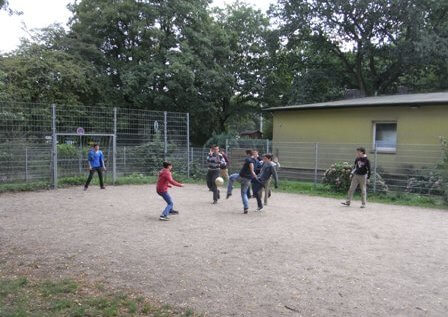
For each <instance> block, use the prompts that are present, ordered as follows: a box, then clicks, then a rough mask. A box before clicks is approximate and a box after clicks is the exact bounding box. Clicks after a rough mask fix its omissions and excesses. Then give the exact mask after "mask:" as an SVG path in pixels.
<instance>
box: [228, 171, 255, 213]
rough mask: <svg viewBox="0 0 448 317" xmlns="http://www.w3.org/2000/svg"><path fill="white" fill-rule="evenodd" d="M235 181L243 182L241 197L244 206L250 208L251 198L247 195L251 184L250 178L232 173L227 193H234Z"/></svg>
mask: <svg viewBox="0 0 448 317" xmlns="http://www.w3.org/2000/svg"><path fill="white" fill-rule="evenodd" d="M235 181H239V182H240V183H241V199H242V200H243V206H244V209H249V198H248V197H247V190H248V189H249V186H250V179H249V178H245V177H241V176H240V174H238V173H235V174H232V175H230V177H229V184H228V185H227V194H230V195H231V194H232V190H233V183H234V182H235Z"/></svg>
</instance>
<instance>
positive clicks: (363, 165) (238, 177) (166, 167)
mask: <svg viewBox="0 0 448 317" xmlns="http://www.w3.org/2000/svg"><path fill="white" fill-rule="evenodd" d="M246 155H247V157H246V159H245V160H244V164H243V167H242V168H241V170H240V171H239V173H234V174H232V175H230V176H228V167H229V160H228V158H227V156H226V154H225V153H222V152H221V151H220V150H219V147H218V146H212V147H211V148H210V152H209V154H208V156H207V164H208V172H207V186H208V188H209V190H210V191H212V192H213V204H217V203H218V200H219V199H220V191H219V189H218V186H217V185H216V179H217V178H218V177H220V176H221V177H224V178H228V180H229V183H228V186H227V196H226V198H227V199H228V198H230V196H232V190H233V184H234V182H235V181H238V182H240V183H241V199H242V201H243V208H244V209H243V210H244V211H243V212H244V213H245V214H247V213H248V211H249V197H250V186H251V185H252V191H253V196H254V197H255V198H256V200H257V205H258V208H257V211H262V209H263V202H262V200H261V192H262V189H263V188H266V187H267V186H266V185H267V184H268V182H270V180H271V178H273V180H274V186H275V188H277V186H278V174H277V168H278V167H279V164H278V163H275V162H273V156H272V154H264V155H263V157H262V158H261V157H260V156H259V155H258V151H256V150H246ZM88 163H89V170H90V173H89V177H88V179H87V182H86V184H85V186H84V190H87V188H88V186H89V184H90V181H91V180H92V177H93V174H94V173H95V172H97V173H98V176H99V179H100V187H101V189H105V187H104V184H103V177H102V176H103V175H102V171H103V170H106V166H105V163H104V156H103V153H102V152H101V150H100V149H99V145H98V144H95V145H94V146H93V147H92V148H91V149H90V151H89V154H88ZM172 168H173V165H172V164H171V163H169V162H163V169H162V170H161V171H160V172H159V179H158V181H157V194H158V195H160V196H161V197H162V198H163V199H164V200H165V202H166V203H167V206H166V208H165V209H164V210H163V212H162V215H161V216H160V218H159V219H160V220H163V221H167V220H169V217H168V216H169V215H170V214H178V213H179V212H178V211H175V210H174V203H173V200H172V199H171V196H170V195H169V194H168V188H170V187H172V186H178V187H182V186H183V185H182V184H181V183H179V182H176V181H175V180H174V179H173V177H172V173H171V170H172ZM370 174H371V169H370V161H369V159H368V158H367V155H366V150H365V149H364V148H362V147H360V148H357V149H356V159H355V163H354V168H353V170H352V173H351V185H350V189H349V191H348V195H347V200H346V201H345V202H343V203H342V204H343V205H345V206H350V204H351V201H352V199H353V194H354V192H355V190H356V189H357V187H358V186H359V187H360V189H361V201H362V204H361V208H365V207H366V199H367V180H368V179H369V178H370ZM265 195H270V193H269V192H266V193H265Z"/></svg>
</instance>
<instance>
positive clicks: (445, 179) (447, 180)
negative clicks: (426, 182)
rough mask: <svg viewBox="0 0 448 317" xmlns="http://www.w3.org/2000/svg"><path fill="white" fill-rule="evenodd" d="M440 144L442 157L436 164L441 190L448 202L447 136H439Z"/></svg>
mask: <svg viewBox="0 0 448 317" xmlns="http://www.w3.org/2000/svg"><path fill="white" fill-rule="evenodd" d="M440 142H441V145H442V159H441V160H440V163H439V164H438V166H437V170H438V172H439V174H440V179H441V190H442V193H443V198H444V200H445V202H448V138H444V137H442V138H440Z"/></svg>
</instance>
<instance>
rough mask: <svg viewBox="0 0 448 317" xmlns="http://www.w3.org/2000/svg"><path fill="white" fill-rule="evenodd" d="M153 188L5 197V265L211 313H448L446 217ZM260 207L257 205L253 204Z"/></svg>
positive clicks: (1, 251)
mask: <svg viewBox="0 0 448 317" xmlns="http://www.w3.org/2000/svg"><path fill="white" fill-rule="evenodd" d="M171 192H172V194H173V197H174V200H175V203H176V206H177V209H179V210H180V211H181V214H180V215H179V216H175V217H173V220H172V221H171V222H167V223H161V222H160V221H158V216H159V214H160V210H161V208H162V207H163V202H162V200H161V199H160V198H159V197H157V196H156V195H155V193H154V187H153V186H120V187H109V188H108V189H107V190H106V191H100V190H99V189H97V188H91V189H89V191H88V192H83V191H82V190H81V189H80V188H70V189H61V190H58V191H48V192H35V193H18V194H3V195H1V196H0V257H1V258H0V260H1V261H2V262H8V263H11V262H13V263H16V265H34V264H33V263H38V264H37V265H36V267H39V270H42V271H45V272H48V273H51V274H56V275H58V276H59V275H61V276H70V275H76V274H83V275H85V276H87V277H88V278H91V279H94V280H96V279H100V280H106V281H108V282H110V283H111V284H112V285H113V286H114V287H130V288H133V289H136V290H140V291H143V292H145V293H146V294H147V295H149V296H151V297H155V298H158V299H160V300H162V301H163V302H166V303H169V304H173V305H177V306H186V307H191V308H193V309H195V310H197V311H198V312H203V313H204V314H205V315H206V316H447V315H448V300H447V299H448V213H447V212H445V211H440V210H429V209H420V208H411V207H399V206H388V205H381V204H371V205H369V207H368V208H367V209H366V210H361V209H360V208H358V207H357V204H355V205H354V206H353V207H351V208H349V209H347V208H344V207H339V206H338V204H339V202H338V201H336V200H334V199H326V198H318V197H308V196H302V195H292V194H283V193H274V195H273V198H272V199H271V201H270V206H268V207H267V208H266V211H265V212H264V213H262V214H259V213H256V212H252V211H251V212H250V214H249V215H243V214H242V213H241V209H242V207H241V202H240V199H239V197H238V196H239V195H238V192H235V193H234V194H235V195H234V196H233V197H232V198H231V199H229V200H222V201H221V202H220V204H219V205H216V206H212V205H211V204H210V202H211V193H209V192H208V191H207V189H206V188H205V187H200V186H196V185H187V186H186V187H185V188H183V189H174V190H172V191H171ZM250 203H251V205H252V210H254V209H255V202H254V201H251V202H250Z"/></svg>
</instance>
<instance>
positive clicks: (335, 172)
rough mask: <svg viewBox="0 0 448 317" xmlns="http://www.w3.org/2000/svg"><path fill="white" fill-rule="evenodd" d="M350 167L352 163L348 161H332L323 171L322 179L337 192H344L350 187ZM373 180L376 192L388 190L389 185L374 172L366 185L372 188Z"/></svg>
mask: <svg viewBox="0 0 448 317" xmlns="http://www.w3.org/2000/svg"><path fill="white" fill-rule="evenodd" d="M352 169H353V165H352V164H350V163H348V162H338V163H334V164H332V165H331V166H330V167H329V168H328V169H327V170H326V171H325V174H324V177H323V180H322V181H323V183H324V184H326V185H329V186H330V187H331V188H332V189H333V190H335V191H337V192H345V191H347V190H348V189H349V187H350V183H351V178H350V174H351V172H352ZM374 182H376V192H377V193H382V194H386V193H387V192H388V191H389V187H388V186H387V184H386V182H385V181H384V179H383V178H382V177H381V175H380V174H378V173H376V175H372V176H371V177H370V179H369V181H368V185H369V187H370V188H371V189H372V190H373V186H374Z"/></svg>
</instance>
